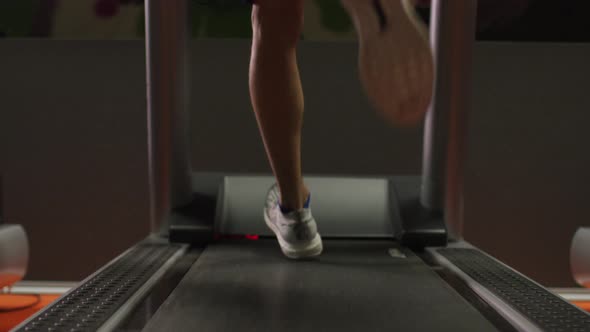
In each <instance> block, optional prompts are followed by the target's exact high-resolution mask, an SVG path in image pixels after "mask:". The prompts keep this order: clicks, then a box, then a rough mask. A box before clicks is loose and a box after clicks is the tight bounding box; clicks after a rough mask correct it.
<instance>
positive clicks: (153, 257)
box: [13, 236, 187, 331]
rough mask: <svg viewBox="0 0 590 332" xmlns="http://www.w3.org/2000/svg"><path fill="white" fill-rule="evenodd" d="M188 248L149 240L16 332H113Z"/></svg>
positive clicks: (104, 268) (29, 320) (65, 295)
mask: <svg viewBox="0 0 590 332" xmlns="http://www.w3.org/2000/svg"><path fill="white" fill-rule="evenodd" d="M186 249H187V246H186V245H171V244H169V243H168V242H167V241H166V240H163V239H159V238H156V237H154V236H150V237H148V238H147V239H146V240H144V241H142V242H140V243H139V244H137V245H135V246H133V247H131V248H129V249H128V250H126V251H125V252H123V253H122V254H121V255H119V256H117V257H116V258H114V259H113V260H112V261H110V262H109V263H107V264H106V265H105V266H103V267H102V268H100V269H99V270H98V271H96V272H95V273H93V274H92V275H90V276H89V277H88V278H86V279H84V280H83V281H82V282H80V283H79V285H78V286H77V287H75V288H72V289H71V290H70V291H69V292H67V293H65V294H64V295H63V296H61V297H60V298H59V299H57V300H56V301H54V302H53V303H52V304H51V305H49V306H47V307H45V308H44V309H43V310H41V311H39V312H37V313H36V314H35V315H33V316H32V317H30V318H29V319H27V320H26V321H24V322H22V323H21V324H20V325H18V326H17V327H15V328H14V329H13V331H46V330H48V329H49V328H53V329H56V330H60V331H64V330H67V331H69V330H70V329H79V330H84V331H87V330H92V331H95V330H98V329H99V328H101V327H102V326H104V324H105V323H108V326H105V329H103V330H112V329H114V328H115V327H116V325H117V323H118V322H120V321H121V320H122V319H124V318H125V317H124V314H125V313H126V312H127V313H128V312H130V310H131V309H132V308H131V307H132V305H133V304H134V303H137V302H138V301H139V300H140V298H139V297H138V296H141V295H142V294H144V293H145V291H146V289H147V288H148V287H149V286H150V285H152V284H153V283H154V282H155V281H157V278H159V277H161V276H162V275H163V273H164V272H165V270H166V269H167V268H168V267H170V266H171V265H172V263H174V261H176V260H178V259H179V258H180V257H181V256H182V255H183V254H184V252H185V251H186Z"/></svg>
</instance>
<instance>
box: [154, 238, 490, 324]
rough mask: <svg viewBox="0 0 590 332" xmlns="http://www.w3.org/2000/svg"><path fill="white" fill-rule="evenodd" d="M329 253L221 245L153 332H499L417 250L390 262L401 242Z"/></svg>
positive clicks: (157, 318)
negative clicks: (292, 254)
mask: <svg viewBox="0 0 590 332" xmlns="http://www.w3.org/2000/svg"><path fill="white" fill-rule="evenodd" d="M324 247H325V249H324V254H323V255H322V256H321V257H320V258H319V259H316V260H308V261H291V260H288V259H286V258H284V257H283V256H282V254H281V252H280V250H279V248H278V244H277V243H276V241H275V240H258V241H228V242H220V243H217V244H212V245H210V246H209V247H208V248H207V249H206V250H205V251H204V252H203V254H202V255H201V257H200V258H199V259H198V260H197V261H196V262H195V264H194V265H193V266H192V267H191V269H190V270H189V272H188V273H187V274H186V275H185V277H184V279H183V280H182V281H181V282H180V284H179V285H178V287H177V288H176V289H175V290H174V291H173V293H172V294H171V295H170V297H169V298H168V299H167V300H166V301H165V302H164V304H163V305H162V306H161V307H160V309H159V310H158V312H156V314H155V315H154V317H153V318H152V320H151V321H150V322H149V323H148V325H147V326H146V327H145V329H144V331H232V332H235V331H240V332H247V331H285V332H291V331H306V332H307V331H338V332H341V331H409V330H415V331H433V330H436V331H470V332H471V331H496V328H495V327H494V326H493V325H492V324H491V323H490V322H488V321H487V320H486V319H485V318H484V317H483V316H482V315H481V314H480V313H479V312H478V311H477V310H476V309H474V308H473V307H471V306H470V305H469V304H468V303H467V301H466V300H464V299H463V298H462V297H461V296H460V295H459V294H458V293H456V291H455V290H453V289H452V288H451V287H450V286H448V285H447V284H446V283H445V282H444V281H443V280H442V279H440V277H438V275H437V274H436V273H435V272H434V271H433V270H432V269H431V268H430V267H429V266H427V265H426V264H424V263H423V262H422V261H421V260H420V258H418V257H417V256H415V255H414V254H413V253H412V252H410V251H405V250H404V251H403V252H404V254H405V255H406V256H407V258H394V257H392V256H391V255H389V248H392V247H395V244H394V243H392V242H389V241H343V240H340V241H339V240H331V241H324ZM402 250H403V249H402Z"/></svg>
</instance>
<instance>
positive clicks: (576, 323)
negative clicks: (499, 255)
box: [427, 242, 590, 332]
mask: <svg viewBox="0 0 590 332" xmlns="http://www.w3.org/2000/svg"><path fill="white" fill-rule="evenodd" d="M427 253H428V254H429V255H430V258H431V259H432V260H434V261H435V262H436V263H438V264H439V265H440V266H442V267H443V268H445V269H447V271H448V272H450V273H452V274H453V275H454V276H455V277H458V278H459V279H461V280H462V281H463V282H464V283H465V284H466V286H467V287H469V288H470V289H471V290H472V291H473V292H475V293H476V294H477V295H478V296H480V297H481V298H482V299H483V300H484V301H485V302H486V303H487V304H488V305H489V306H490V307H491V308H493V310H495V311H496V312H497V313H498V314H499V315H500V316H502V317H503V318H504V319H505V320H507V321H508V322H509V323H510V324H512V325H513V327H514V328H516V329H517V330H518V331H526V332H529V331H553V330H555V331H579V332H585V331H590V315H589V314H588V313H586V312H584V311H582V310H581V309H579V308H577V307H575V306H574V305H572V304H571V303H569V302H567V301H565V300H564V299H562V298H560V297H559V296H557V295H555V294H553V293H551V292H550V291H548V290H547V289H545V288H544V287H543V286H541V285H539V284H537V283H536V282H534V281H532V280H530V279H529V278H527V277H526V276H524V275H522V274H520V273H519V272H517V271H515V270H514V269H512V268H510V267H509V266H507V265H505V264H503V263H502V262H500V261H498V260H497V259H495V258H493V257H491V256H489V255H487V254H486V253H484V252H482V251H481V250H479V249H477V248H475V247H473V246H471V245H470V244H468V243H466V242H456V243H453V244H451V245H449V247H448V248H439V249H436V248H429V249H427Z"/></svg>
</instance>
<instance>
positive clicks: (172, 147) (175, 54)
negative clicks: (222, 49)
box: [145, 0, 192, 233]
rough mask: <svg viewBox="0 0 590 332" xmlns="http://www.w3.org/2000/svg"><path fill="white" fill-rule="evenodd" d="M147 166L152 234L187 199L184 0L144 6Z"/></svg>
mask: <svg viewBox="0 0 590 332" xmlns="http://www.w3.org/2000/svg"><path fill="white" fill-rule="evenodd" d="M145 33H146V38H145V39H146V73H147V75H146V76H147V114H148V150H149V151H148V163H149V191H150V219H151V220H150V222H151V225H150V226H151V231H152V233H161V232H165V231H166V230H167V218H168V216H169V214H170V212H171V210H172V209H173V208H175V207H179V206H182V205H185V204H187V203H188V202H189V201H190V198H191V193H192V190H191V179H190V178H191V175H190V174H191V173H190V169H191V167H190V161H189V154H188V151H189V149H188V145H189V144H188V140H189V139H188V110H187V108H188V107H187V106H188V105H187V104H188V102H187V101H188V100H187V96H188V94H187V88H188V84H187V74H186V73H187V68H186V67H187V58H188V52H187V39H188V11H187V0H147V1H146V2H145Z"/></svg>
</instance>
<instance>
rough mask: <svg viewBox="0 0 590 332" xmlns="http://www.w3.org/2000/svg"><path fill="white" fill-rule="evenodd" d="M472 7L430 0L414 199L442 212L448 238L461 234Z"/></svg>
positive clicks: (472, 1)
mask: <svg viewBox="0 0 590 332" xmlns="http://www.w3.org/2000/svg"><path fill="white" fill-rule="evenodd" d="M476 8H477V0H462V1H454V0H453V1H448V0H433V1H432V12H431V20H430V21H431V26H430V35H431V45H432V49H433V52H434V61H435V66H436V78H435V85H434V95H433V99H432V103H431V107H430V110H429V111H428V114H427V116H426V121H425V128H424V150H423V169H422V192H421V198H420V199H421V203H422V205H423V206H424V207H425V208H427V209H431V210H438V211H444V214H445V222H446V224H447V227H448V231H449V234H450V235H451V237H453V238H461V237H462V233H463V215H462V213H463V159H464V147H465V138H466V125H467V123H466V118H467V114H468V112H469V109H470V107H471V79H472V78H471V73H472V55H473V50H472V48H473V43H474V40H475V23H476Z"/></svg>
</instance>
